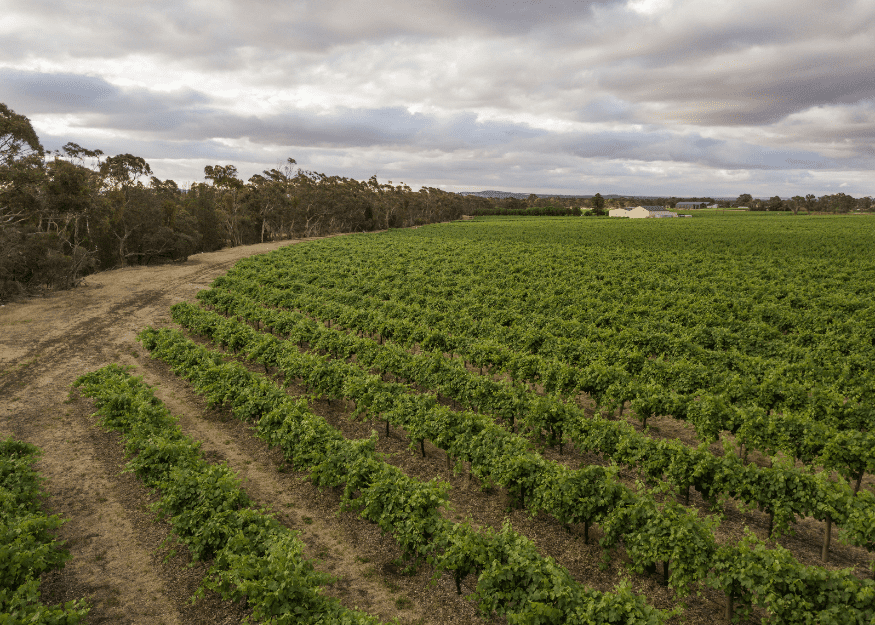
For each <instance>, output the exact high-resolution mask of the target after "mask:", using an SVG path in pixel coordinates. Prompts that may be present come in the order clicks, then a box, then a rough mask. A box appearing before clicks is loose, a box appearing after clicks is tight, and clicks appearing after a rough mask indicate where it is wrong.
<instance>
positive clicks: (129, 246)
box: [0, 103, 485, 301]
mask: <svg viewBox="0 0 875 625" xmlns="http://www.w3.org/2000/svg"><path fill="white" fill-rule="evenodd" d="M296 165H297V163H296V162H295V160H294V159H292V158H289V159H287V160H286V162H285V163H283V164H281V165H278V166H277V167H276V168H273V169H270V170H265V171H263V172H262V173H260V174H256V175H254V176H252V177H250V178H249V180H247V181H244V180H242V179H241V178H240V176H239V173H238V171H237V168H236V167H235V166H234V165H210V166H207V167H205V168H204V181H203V182H196V183H192V184H188V185H184V186H182V187H180V186H179V185H178V184H177V183H176V182H174V181H173V180H160V179H158V178H157V177H155V176H154V175H153V172H152V168H151V167H150V165H149V163H147V162H146V160H145V159H143V158H141V157H139V156H134V155H132V154H118V155H115V156H108V155H106V154H104V153H103V152H102V151H101V150H92V149H87V148H84V147H82V146H80V145H77V144H75V143H67V144H66V145H65V146H63V148H61V149H60V150H57V151H54V152H52V151H47V150H45V149H44V148H43V146H42V145H41V144H40V141H39V137H38V136H37V134H36V132H35V131H34V129H33V126H32V125H31V123H30V120H29V119H28V118H27V117H25V116H24V115H20V114H17V113H16V112H15V111H13V110H11V109H10V108H9V107H8V106H6V105H5V104H2V103H0V301H3V300H7V299H10V298H13V297H15V296H17V295H21V294H25V293H31V292H36V291H40V290H43V289H47V288H48V289H53V288H70V287H72V286H75V285H76V284H78V283H79V282H80V281H81V280H82V278H83V277H84V276H86V275H88V274H89V273H92V272H95V271H98V270H103V269H110V268H114V267H122V266H126V265H144V264H150V263H158V262H171V261H180V260H185V259H187V258H188V256H189V255H191V254H195V253H198V252H209V251H215V250H218V249H221V248H223V247H227V246H235V245H245V244H250V243H258V242H265V241H275V240H282V239H288V238H298V237H314V236H324V235H327V234H332V233H338V232H366V231H374V230H383V229H388V228H403V227H409V226H415V225H422V224H427V223H433V222H439V221H448V220H452V219H458V218H460V217H461V216H462V215H463V214H471V213H473V212H474V209H475V207H476V206H480V205H482V204H483V203H484V202H485V200H484V198H478V197H469V196H462V195H458V194H456V193H449V192H446V191H443V190H441V189H436V188H431V187H423V188H422V189H420V190H419V191H413V190H412V189H411V188H410V187H409V186H407V185H405V184H404V183H401V184H399V185H393V184H392V181H389V182H388V183H381V182H379V181H378V180H377V178H376V176H372V177H371V178H370V179H369V180H366V181H359V180H354V179H351V178H345V177H342V176H329V175H326V174H322V173H317V172H314V171H306V170H303V169H301V168H300V167H297V166H296Z"/></svg>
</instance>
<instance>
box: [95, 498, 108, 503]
mask: <svg viewBox="0 0 875 625" xmlns="http://www.w3.org/2000/svg"><path fill="white" fill-rule="evenodd" d="M105 501H106V497H98V498H97V503H103V502H105Z"/></svg>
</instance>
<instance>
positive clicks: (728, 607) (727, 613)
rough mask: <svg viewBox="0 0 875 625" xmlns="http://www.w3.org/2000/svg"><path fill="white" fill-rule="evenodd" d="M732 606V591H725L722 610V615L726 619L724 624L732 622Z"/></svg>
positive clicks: (729, 624)
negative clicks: (724, 602)
mask: <svg viewBox="0 0 875 625" xmlns="http://www.w3.org/2000/svg"><path fill="white" fill-rule="evenodd" d="M734 607H735V606H734V605H733V599H732V593H730V592H728V593H726V606H725V609H724V610H723V617H724V618H725V619H726V625H731V623H732V613H733V608H734Z"/></svg>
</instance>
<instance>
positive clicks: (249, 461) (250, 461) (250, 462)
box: [243, 460, 252, 464]
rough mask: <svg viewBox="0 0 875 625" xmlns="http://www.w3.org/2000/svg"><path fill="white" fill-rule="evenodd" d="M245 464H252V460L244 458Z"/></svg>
mask: <svg viewBox="0 0 875 625" xmlns="http://www.w3.org/2000/svg"><path fill="white" fill-rule="evenodd" d="M243 464H252V460H244V461H243Z"/></svg>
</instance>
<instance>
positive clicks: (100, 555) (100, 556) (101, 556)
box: [94, 551, 106, 562]
mask: <svg viewBox="0 0 875 625" xmlns="http://www.w3.org/2000/svg"><path fill="white" fill-rule="evenodd" d="M104 558H106V552H105V551H101V552H100V553H98V554H97V555H96V556H94V561H95V562H102V561H103V560H104Z"/></svg>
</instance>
